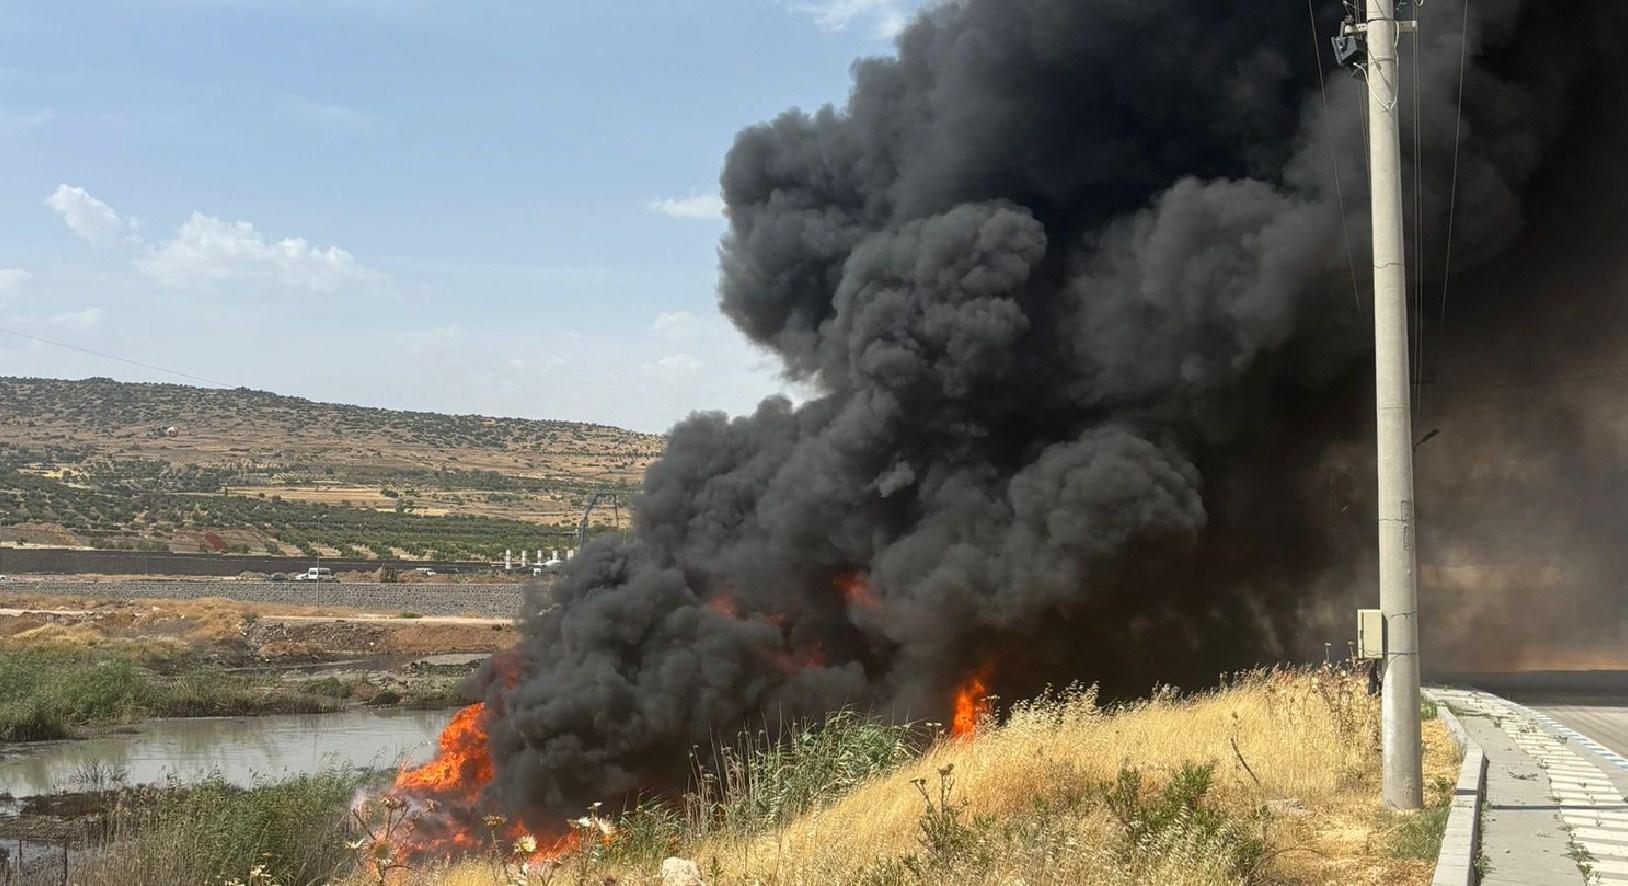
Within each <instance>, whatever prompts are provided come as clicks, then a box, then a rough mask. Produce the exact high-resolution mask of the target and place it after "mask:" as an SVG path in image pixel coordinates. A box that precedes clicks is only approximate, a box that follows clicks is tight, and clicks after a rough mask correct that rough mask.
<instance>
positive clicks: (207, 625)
mask: <svg viewBox="0 0 1628 886" xmlns="http://www.w3.org/2000/svg"><path fill="white" fill-rule="evenodd" d="M513 640H514V628H513V625H512V624H511V623H509V622H507V621H505V620H502V619H493V618H464V617H420V616H418V615H417V614H416V613H411V612H401V613H395V614H393V615H380V614H367V613H362V612H358V611H356V610H354V609H344V608H334V607H314V606H293V605H286V604H274V603H245V602H239V601H235V600H223V599H211V598H206V599H199V600H151V599H135V600H117V599H115V600H87V599H84V598H81V597H65V596H57V595H34V594H21V593H0V643H4V644H8V645H10V644H61V645H71V646H78V647H84V648H87V649H107V650H109V651H128V652H131V653H135V654H138V655H140V656H141V657H142V658H144V659H147V660H151V661H158V662H161V661H163V660H166V659H170V658H175V659H181V658H186V659H193V660H196V659H199V658H202V659H205V660H208V661H212V662H215V663H218V664H221V665H226V666H239V667H241V666H251V665H268V664H270V665H277V664H288V665H304V664H311V663H316V662H323V661H334V660H337V659H344V658H355V657H412V656H431V655H448V654H481V655H485V654H490V653H492V652H496V651H497V650H499V649H502V648H505V647H506V646H508V645H510V644H511V643H512V642H513Z"/></svg>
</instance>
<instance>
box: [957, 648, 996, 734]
mask: <svg viewBox="0 0 1628 886" xmlns="http://www.w3.org/2000/svg"><path fill="white" fill-rule="evenodd" d="M991 670H992V668H991V667H990V666H989V665H987V664H986V665H982V666H980V667H979V668H978V669H977V670H976V671H973V672H972V673H971V674H970V675H968V677H967V679H966V680H965V681H963V682H962V683H961V685H960V686H957V687H956V688H955V714H954V715H953V716H952V717H951V719H950V737H951V738H957V739H964V738H969V737H971V736H972V734H973V733H975V732H977V731H978V727H979V725H980V724H982V723H983V722H984V721H985V720H987V719H988V718H989V716H990V714H991V713H992V711H991V707H990V704H989V676H990V671H991Z"/></svg>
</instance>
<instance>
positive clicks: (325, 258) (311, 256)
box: [136, 212, 382, 292]
mask: <svg viewBox="0 0 1628 886" xmlns="http://www.w3.org/2000/svg"><path fill="white" fill-rule="evenodd" d="M136 269H137V270H139V271H140V272H141V273H143V274H145V275H147V276H148V277H150V278H152V279H153V280H156V281H157V282H159V283H162V284H164V285H166V286H176V287H185V286H201V285H208V284H210V283H220V282H224V281H227V280H263V281H268V282H272V283H278V284H281V285H284V286H292V287H296V288H300V289H309V290H312V291H315V292H331V291H333V290H335V289H338V288H340V287H341V286H345V285H348V284H356V283H365V282H368V281H372V280H377V279H379V278H380V277H381V276H382V275H381V274H379V272H377V271H375V270H373V269H371V268H368V267H366V266H364V265H362V264H361V263H359V262H357V261H356V258H355V257H354V256H352V255H351V254H350V253H348V252H346V251H345V250H343V249H340V248H339V247H337V246H330V247H328V248H327V249H319V248H317V247H315V246H312V245H311V244H310V243H309V242H308V241H306V240H304V239H301V238H298V237H292V238H289V239H285V240H279V241H277V242H275V243H270V242H267V241H266V239H265V238H264V237H263V236H261V234H260V232H259V231H257V230H255V229H254V225H252V224H250V223H248V222H246V221H236V222H228V221H224V220H222V219H218V218H215V217H213V216H208V215H204V214H203V213H200V212H194V213H192V218H190V219H188V220H187V222H186V223H185V224H183V225H182V226H181V229H180V230H179V231H177V232H176V237H175V239H174V240H171V241H170V242H169V243H166V244H165V245H164V246H162V247H159V248H157V249H154V250H152V251H150V252H149V253H148V254H147V255H144V256H143V257H141V258H139V259H137V260H136Z"/></svg>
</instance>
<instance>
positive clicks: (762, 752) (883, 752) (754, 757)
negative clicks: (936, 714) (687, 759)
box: [690, 711, 927, 832]
mask: <svg viewBox="0 0 1628 886" xmlns="http://www.w3.org/2000/svg"><path fill="white" fill-rule="evenodd" d="M926 741H927V736H926V733H925V732H924V730H922V729H921V728H919V727H918V726H916V725H913V724H907V725H894V724H889V723H886V722H883V721H881V720H877V719H873V718H869V717H865V716H863V715H860V714H858V713H855V712H853V711H838V712H836V713H834V714H831V715H829V716H828V717H826V719H825V720H823V721H819V722H814V721H809V722H804V723H795V724H792V725H791V726H790V727H789V728H787V729H786V730H785V731H784V732H783V733H782V734H781V735H780V736H778V737H775V736H773V735H771V734H770V733H769V732H768V731H767V730H760V731H758V732H755V733H751V732H743V733H741V734H740V735H739V736H738V737H737V738H736V740H735V741H734V743H732V744H726V745H721V746H719V747H718V748H717V749H716V750H714V752H713V755H712V756H713V759H712V761H711V762H710V763H706V762H702V761H698V762H697V766H696V777H695V785H696V787H695V791H694V792H693V793H692V795H691V797H690V806H691V815H692V818H693V819H695V821H696V822H697V823H698V824H700V825H701V826H702V829H705V828H706V827H709V826H711V825H718V826H722V827H724V828H726V829H729V830H733V831H736V832H753V831H759V830H763V829H766V828H769V827H775V826H778V825H782V824H785V823H786V822H788V821H790V820H791V819H792V818H794V817H796V816H797V815H799V814H801V813H803V812H805V811H807V810H809V809H812V808H814V807H815V806H817V805H820V804H822V803H826V802H829V801H831V800H833V799H835V798H837V797H839V796H841V795H842V794H845V793H847V792H848V791H850V790H852V789H853V788H855V787H857V786H858V785H859V784H861V783H862V782H864V781H866V780H868V779H870V778H873V777H875V776H876V775H879V774H881V773H884V772H888V771H890V770H892V769H894V768H895V767H897V766H898V765H899V764H901V763H903V762H905V761H906V760H909V759H910V758H911V757H914V756H915V755H916V754H917V753H919V752H920V751H921V749H922V747H923V746H924V745H925V743H926Z"/></svg>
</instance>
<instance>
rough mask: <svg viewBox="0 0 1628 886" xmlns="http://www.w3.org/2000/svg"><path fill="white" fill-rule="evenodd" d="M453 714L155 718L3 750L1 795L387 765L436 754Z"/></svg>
mask: <svg viewBox="0 0 1628 886" xmlns="http://www.w3.org/2000/svg"><path fill="white" fill-rule="evenodd" d="M451 716H452V715H451V713H450V712H448V711H390V710H384V711H375V710H356V711H345V712H342V713H337V714H310V715H295V716H276V717H207V718H196V719H185V720H150V721H148V722H145V723H143V724H141V726H140V730H139V731H138V732H136V733H135V734H131V735H109V736H103V737H99V738H91V739H84V740H80V741H64V742H41V743H33V744H13V745H6V746H3V747H0V794H10V795H11V796H13V797H16V798H19V799H20V798H22V797H29V796H34V795H37V794H45V793H50V792H52V791H58V790H69V791H72V790H86V789H91V788H105V787H111V786H112V785H109V784H89V783H87V781H89V780H90V779H89V778H88V777H87V776H89V775H90V773H91V772H92V771H93V770H96V769H100V770H101V771H102V772H103V773H106V772H109V771H111V772H117V773H121V774H122V775H123V777H124V783H126V784H131V785H135V784H157V783H161V782H163V781H165V780H166V779H169V778H176V779H180V780H182V781H197V780H200V779H203V778H206V777H208V776H209V775H210V774H211V773H215V772H218V773H220V775H221V776H222V777H223V778H225V779H226V780H227V781H229V782H232V783H233V784H239V785H248V784H250V783H252V782H253V781H254V780H255V779H257V778H259V779H270V780H277V779H282V778H287V777H291V776H296V775H303V774H306V773H311V772H318V771H321V770H323V769H325V768H330V767H334V766H361V767H388V766H395V765H398V764H400V763H403V762H406V763H419V762H423V761H425V760H428V759H429V758H430V757H431V756H433V754H434V750H435V738H436V736H438V735H439V734H440V732H441V729H442V728H443V727H445V726H446V724H447V721H448V720H449V719H450V718H451Z"/></svg>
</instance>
